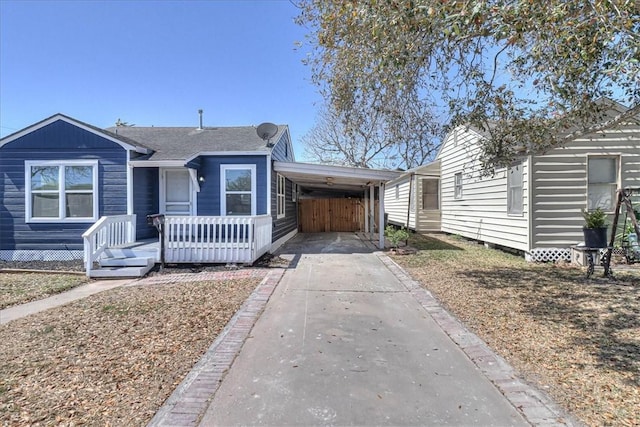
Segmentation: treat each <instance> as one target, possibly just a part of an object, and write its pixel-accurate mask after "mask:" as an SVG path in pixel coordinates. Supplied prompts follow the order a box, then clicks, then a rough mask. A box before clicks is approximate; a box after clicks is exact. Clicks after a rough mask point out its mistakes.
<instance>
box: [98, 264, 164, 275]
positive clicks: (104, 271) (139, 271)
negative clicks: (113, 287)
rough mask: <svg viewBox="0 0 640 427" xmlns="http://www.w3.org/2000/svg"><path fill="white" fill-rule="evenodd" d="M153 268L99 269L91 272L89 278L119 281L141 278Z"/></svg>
mask: <svg viewBox="0 0 640 427" xmlns="http://www.w3.org/2000/svg"><path fill="white" fill-rule="evenodd" d="M151 268H153V264H152V265H146V266H133V267H100V268H96V269H93V270H91V272H90V274H89V277H95V278H101V279H111V278H113V279H121V278H124V277H127V278H129V277H131V278H135V277H142V276H144V275H145V274H147V273H148V272H149V270H151Z"/></svg>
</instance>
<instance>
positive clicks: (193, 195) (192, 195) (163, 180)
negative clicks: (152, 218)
mask: <svg viewBox="0 0 640 427" xmlns="http://www.w3.org/2000/svg"><path fill="white" fill-rule="evenodd" d="M183 170H184V168H161V169H160V194H159V195H158V202H159V204H160V206H159V213H161V214H165V215H173V213H168V212H167V211H166V208H167V172H171V171H183ZM189 176H190V179H189V216H194V215H196V212H198V205H197V200H198V194H197V191H196V188H195V187H194V185H193V179H192V178H191V172H189ZM185 204H186V203H185Z"/></svg>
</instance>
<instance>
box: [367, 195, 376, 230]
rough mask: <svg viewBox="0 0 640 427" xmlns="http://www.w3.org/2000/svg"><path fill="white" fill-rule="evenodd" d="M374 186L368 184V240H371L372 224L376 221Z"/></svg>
mask: <svg viewBox="0 0 640 427" xmlns="http://www.w3.org/2000/svg"><path fill="white" fill-rule="evenodd" d="M375 190H376V188H375V187H374V186H373V185H371V186H369V215H371V229H370V236H369V240H373V233H374V231H375V230H374V228H375V227H374V226H373V225H374V224H375V223H376V215H375V212H376V211H375V207H376V203H375V201H376V191H375Z"/></svg>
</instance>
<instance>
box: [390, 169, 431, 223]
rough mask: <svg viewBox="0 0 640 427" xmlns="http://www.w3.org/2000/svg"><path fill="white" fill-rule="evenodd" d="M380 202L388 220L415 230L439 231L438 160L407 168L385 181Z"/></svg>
mask: <svg viewBox="0 0 640 427" xmlns="http://www.w3.org/2000/svg"><path fill="white" fill-rule="evenodd" d="M384 206H385V213H386V214H387V221H388V223H389V224H393V225H397V226H400V227H405V228H408V229H410V230H414V231H416V232H418V233H426V232H433V231H440V161H434V162H431V163H428V164H426V165H423V166H418V167H416V168H413V169H409V170H408V171H406V172H405V173H403V174H402V175H401V176H400V177H399V178H396V179H394V180H392V181H389V182H388V183H387V186H386V187H385V192H384Z"/></svg>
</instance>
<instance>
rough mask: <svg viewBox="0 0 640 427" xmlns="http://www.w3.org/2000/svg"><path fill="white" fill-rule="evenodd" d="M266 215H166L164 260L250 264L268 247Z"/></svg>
mask: <svg viewBox="0 0 640 427" xmlns="http://www.w3.org/2000/svg"><path fill="white" fill-rule="evenodd" d="M271 229H272V218H271V216H269V215H261V216H251V217H234V216H165V219H164V239H165V241H164V251H165V255H164V260H165V262H174V263H190V262H195V263H200V262H205V263H206V262H215V263H221V262H229V263H230V262H233V263H236V262H237V263H247V264H250V263H253V262H254V261H256V260H257V259H258V258H260V257H261V256H262V255H264V254H265V253H267V252H268V251H269V250H270V249H271Z"/></svg>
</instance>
